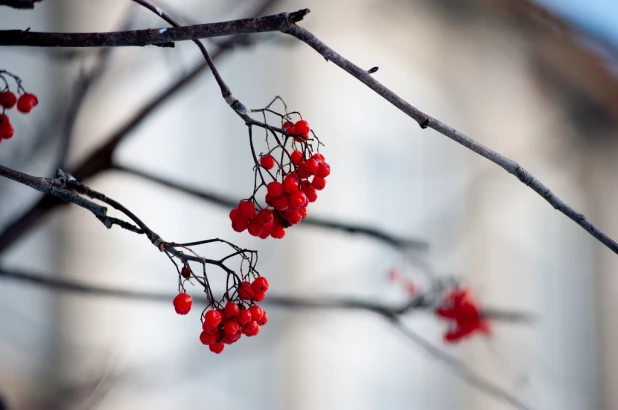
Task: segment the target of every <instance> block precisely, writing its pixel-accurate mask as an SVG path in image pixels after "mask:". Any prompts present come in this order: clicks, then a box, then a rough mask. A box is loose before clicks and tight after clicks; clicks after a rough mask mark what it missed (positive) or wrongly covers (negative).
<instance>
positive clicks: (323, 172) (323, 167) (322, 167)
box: [316, 162, 330, 178]
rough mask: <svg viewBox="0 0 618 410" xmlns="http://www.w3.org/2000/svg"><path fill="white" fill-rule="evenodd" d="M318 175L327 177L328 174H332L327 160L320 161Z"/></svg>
mask: <svg viewBox="0 0 618 410" xmlns="http://www.w3.org/2000/svg"><path fill="white" fill-rule="evenodd" d="M316 175H317V176H319V177H321V178H326V177H327V176H329V175H330V165H328V164H327V163H326V162H320V163H319V164H318V173H317V174H316Z"/></svg>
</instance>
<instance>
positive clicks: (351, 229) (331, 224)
mask: <svg viewBox="0 0 618 410" xmlns="http://www.w3.org/2000/svg"><path fill="white" fill-rule="evenodd" d="M112 169H113V170H117V171H120V172H124V173H127V174H131V175H135V176H137V177H140V178H143V179H146V180H148V181H151V182H155V183H157V184H159V185H163V186H165V187H168V188H171V189H175V190H177V191H180V192H183V193H185V194H189V195H192V196H195V197H197V198H200V199H203V200H205V201H208V202H210V203H212V204H215V205H219V206H222V207H224V208H226V209H228V210H229V209H232V208H234V207H236V206H237V205H238V199H233V198H231V197H228V196H225V195H222V194H220V193H218V192H213V191H206V190H204V189H196V188H191V187H189V186H188V185H184V184H182V183H179V182H174V181H171V180H169V179H166V178H162V177H158V176H155V175H152V174H150V173H148V172H144V171H140V170H138V169H136V168H133V167H131V166H127V165H116V164H113V165H112ZM301 226H316V227H321V228H326V229H332V230H336V231H343V232H347V233H351V234H359V235H363V236H367V237H369V238H372V239H375V240H378V241H380V242H384V243H386V244H388V245H390V246H393V247H394V248H397V249H401V250H412V249H414V250H425V249H427V248H428V247H429V245H428V244H427V242H426V241H423V240H421V239H410V238H402V237H398V236H396V235H392V234H390V233H387V232H384V231H383V230H380V229H378V228H374V227H370V226H363V225H358V224H351V223H350V224H348V223H343V222H338V221H332V220H327V219H320V218H312V217H306V218H305V219H303V221H302V222H301Z"/></svg>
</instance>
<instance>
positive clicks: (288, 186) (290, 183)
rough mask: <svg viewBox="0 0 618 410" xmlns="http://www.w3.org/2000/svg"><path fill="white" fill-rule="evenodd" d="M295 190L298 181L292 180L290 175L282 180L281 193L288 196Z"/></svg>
mask: <svg viewBox="0 0 618 410" xmlns="http://www.w3.org/2000/svg"><path fill="white" fill-rule="evenodd" d="M296 190H298V180H297V179H296V178H294V177H293V176H291V175H288V176H286V177H285V178H283V191H284V192H285V193H286V194H289V193H291V192H294V191H296Z"/></svg>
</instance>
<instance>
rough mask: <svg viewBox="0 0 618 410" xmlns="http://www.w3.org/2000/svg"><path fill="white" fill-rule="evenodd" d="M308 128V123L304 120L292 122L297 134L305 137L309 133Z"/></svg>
mask: <svg viewBox="0 0 618 410" xmlns="http://www.w3.org/2000/svg"><path fill="white" fill-rule="evenodd" d="M309 130H310V128H309V123H308V122H307V121H305V120H300V121H297V122H296V124H294V131H296V133H297V134H300V135H302V136H305V137H306V136H308V135H309Z"/></svg>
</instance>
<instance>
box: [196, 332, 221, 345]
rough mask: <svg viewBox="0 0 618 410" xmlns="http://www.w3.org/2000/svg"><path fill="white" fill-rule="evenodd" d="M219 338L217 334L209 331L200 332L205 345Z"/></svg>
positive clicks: (201, 340)
mask: <svg viewBox="0 0 618 410" xmlns="http://www.w3.org/2000/svg"><path fill="white" fill-rule="evenodd" d="M216 339H217V336H215V335H213V334H210V333H207V332H202V333H200V342H202V344H205V345H209V344H212V343H214V342H215V340H216Z"/></svg>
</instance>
